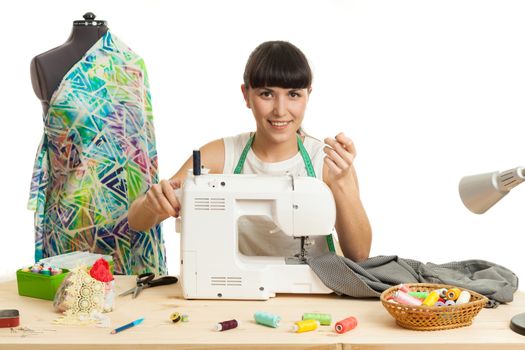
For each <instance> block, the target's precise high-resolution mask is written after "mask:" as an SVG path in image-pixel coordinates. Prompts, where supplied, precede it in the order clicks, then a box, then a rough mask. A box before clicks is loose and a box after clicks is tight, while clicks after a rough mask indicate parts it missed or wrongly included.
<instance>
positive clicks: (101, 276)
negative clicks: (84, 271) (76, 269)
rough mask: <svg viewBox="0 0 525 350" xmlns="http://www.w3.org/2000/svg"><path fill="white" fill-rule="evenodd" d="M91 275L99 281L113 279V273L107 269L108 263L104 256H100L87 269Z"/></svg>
mask: <svg viewBox="0 0 525 350" xmlns="http://www.w3.org/2000/svg"><path fill="white" fill-rule="evenodd" d="M89 274H90V275H91V277H93V278H94V279H96V280H97V281H100V282H109V281H113V275H112V274H111V272H110V271H109V264H108V262H107V261H106V260H105V259H104V258H100V259H98V260H97V261H95V263H94V264H93V267H92V268H91V270H90V271H89Z"/></svg>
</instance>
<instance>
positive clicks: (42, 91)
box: [31, 14, 108, 114]
mask: <svg viewBox="0 0 525 350" xmlns="http://www.w3.org/2000/svg"><path fill="white" fill-rule="evenodd" d="M86 16H87V14H86V15H84V18H86ZM93 18H94V15H93ZM101 23H104V24H102V25H84V26H80V25H76V23H75V25H74V26H73V30H72V32H71V35H70V36H69V38H68V40H67V41H66V42H65V43H64V44H63V45H61V46H58V47H56V48H54V49H51V50H49V51H46V52H44V53H42V54H40V55H37V56H36V57H34V58H33V60H32V61H31V83H32V85H33V90H34V91H35V94H36V96H37V97H38V98H39V99H40V101H41V102H42V108H43V109H44V114H46V113H47V110H48V109H49V102H50V99H51V96H52V95H53V92H54V91H55V90H56V88H57V87H58V85H59V84H60V81H61V80H62V78H63V77H64V75H65V74H66V73H67V71H68V70H69V69H70V68H71V67H73V65H75V63H77V62H78V61H79V60H80V59H81V58H82V56H83V55H84V54H85V53H86V51H87V50H89V49H90V48H91V47H92V46H93V45H94V44H95V43H96V42H97V41H98V40H99V39H100V37H102V36H103V35H104V34H105V33H106V32H107V31H108V27H107V26H106V25H105V22H101Z"/></svg>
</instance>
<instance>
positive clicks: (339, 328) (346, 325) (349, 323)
mask: <svg viewBox="0 0 525 350" xmlns="http://www.w3.org/2000/svg"><path fill="white" fill-rule="evenodd" d="M355 327H357V318H355V317H354V316H350V317H347V318H345V319H344V320H341V321H338V322H337V323H336V324H335V331H336V332H337V333H339V334H343V333H346V332H348V331H351V330H352V329H354V328H355Z"/></svg>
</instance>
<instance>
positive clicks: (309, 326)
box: [292, 320, 319, 333]
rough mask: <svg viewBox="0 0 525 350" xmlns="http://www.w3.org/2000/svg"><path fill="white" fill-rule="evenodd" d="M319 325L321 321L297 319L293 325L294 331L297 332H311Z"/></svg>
mask: <svg viewBox="0 0 525 350" xmlns="http://www.w3.org/2000/svg"><path fill="white" fill-rule="evenodd" d="M317 327H319V321H317V320H303V321H297V322H295V324H294V325H293V326H292V332H296V333H303V332H310V331H314V330H316V329H317Z"/></svg>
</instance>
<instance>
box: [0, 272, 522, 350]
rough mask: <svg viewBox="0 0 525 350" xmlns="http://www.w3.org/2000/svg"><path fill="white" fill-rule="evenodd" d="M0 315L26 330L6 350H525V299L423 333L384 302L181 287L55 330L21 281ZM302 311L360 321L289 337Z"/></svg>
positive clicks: (120, 286)
mask: <svg viewBox="0 0 525 350" xmlns="http://www.w3.org/2000/svg"><path fill="white" fill-rule="evenodd" d="M134 281H135V278H134V277H133V276H118V277H117V278H116V288H117V293H120V292H122V291H124V290H127V289H129V288H131V287H132V286H133V284H134ZM0 309H18V310H19V311H20V327H18V328H15V329H10V328H0V349H198V348H207V349H231V348H235V349H241V348H244V349H284V348H295V349H374V350H379V349H399V350H401V349H402V350H406V349H424V350H432V349H455V348H457V349H460V350H470V349H505V350H506V349H525V336H522V335H519V334H517V333H514V332H512V331H511V330H510V329H509V326H508V325H509V321H510V319H511V318H512V316H514V315H515V314H517V313H522V312H525V293H523V292H517V293H516V294H515V299H514V301H513V302H512V303H510V304H508V305H500V306H499V307H498V308H496V309H483V310H482V311H481V312H480V313H479V314H478V316H477V317H476V318H475V319H474V322H473V324H472V325H471V326H469V327H463V328H458V329H452V330H446V331H436V332H418V331H412V330H407V329H404V328H401V327H399V326H397V325H396V323H395V321H394V319H393V318H392V317H391V316H390V315H389V314H388V313H387V311H386V310H385V309H384V308H383V306H382V305H381V303H380V302H379V300H378V299H352V298H346V297H338V296H336V295H324V296H320V295H291V294H284V295H278V297H277V298H273V299H270V300H268V301H230V300H184V299H182V297H181V290H180V285H179V284H177V285H171V286H161V287H155V288H150V289H145V290H143V291H142V294H141V295H140V296H139V297H138V298H137V299H135V300H132V299H131V297H130V296H128V297H117V300H116V308H115V310H114V311H113V312H111V313H108V314H106V315H108V316H109V317H110V318H111V327H110V328H99V327H96V326H94V325H89V326H63V325H55V324H53V322H52V321H53V320H54V319H56V318H57V317H58V316H59V314H58V313H56V312H54V310H53V305H52V302H50V301H46V300H40V299H34V298H28V297H21V296H19V295H18V292H17V285H16V281H10V282H5V283H1V284H0ZM256 311H267V312H270V313H274V314H277V315H280V316H281V318H282V321H281V326H280V327H279V328H269V327H265V326H261V325H258V324H256V323H255V322H254V320H253V314H254V313H255V312H256ZM173 312H180V313H185V314H188V315H189V317H190V321H189V322H187V323H176V324H174V323H172V322H171V321H170V319H169V317H170V315H171V314H172V313H173ZM304 312H322V313H329V314H331V315H332V320H333V321H338V320H341V319H343V318H346V317H348V316H355V317H357V319H358V321H359V324H358V326H357V328H355V329H354V330H352V331H350V332H347V333H345V334H337V333H335V331H334V330H333V323H332V326H321V327H320V328H319V329H318V330H316V331H313V332H307V333H293V332H291V331H290V329H291V327H292V325H293V322H294V321H298V320H300V318H301V316H302V314H303V313H304ZM139 317H144V318H145V320H144V322H143V323H142V324H140V325H138V326H136V327H133V328H131V329H128V330H125V331H123V332H121V333H118V334H114V335H112V334H110V331H111V330H112V329H113V328H116V327H118V326H121V325H123V324H126V323H129V322H131V321H133V320H135V319H137V318H139ZM232 318H235V319H237V320H240V322H241V325H240V326H239V327H238V328H236V329H232V330H228V331H224V332H216V331H215V330H214V327H215V324H216V323H217V322H219V321H224V320H229V319H232Z"/></svg>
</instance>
